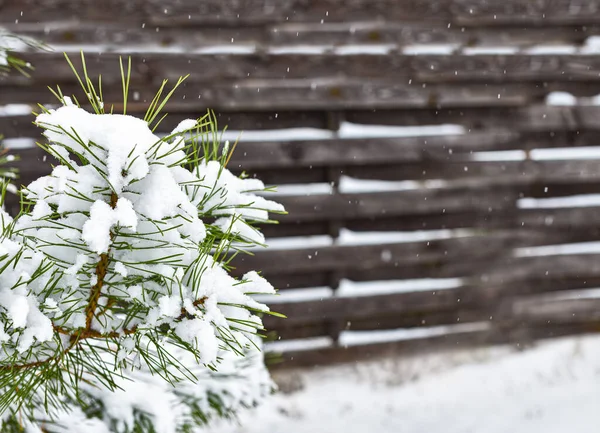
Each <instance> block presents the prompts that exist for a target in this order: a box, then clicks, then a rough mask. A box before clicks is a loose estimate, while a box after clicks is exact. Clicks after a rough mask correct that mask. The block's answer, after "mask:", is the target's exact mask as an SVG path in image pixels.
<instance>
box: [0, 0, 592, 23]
mask: <svg viewBox="0 0 600 433" xmlns="http://www.w3.org/2000/svg"><path fill="white" fill-rule="evenodd" d="M0 7H1V8H2V9H0V12H2V15H1V16H2V17H3V19H4V20H5V21H9V22H10V21H14V20H15V19H20V20H21V21H24V22H27V21H30V22H31V21H38V20H60V19H67V18H70V17H85V18H86V19H90V18H91V19H101V20H107V21H110V20H112V19H114V10H119V13H120V14H119V15H120V16H119V19H120V20H122V21H124V20H128V21H129V22H139V21H143V20H146V19H152V20H151V22H152V24H160V25H186V24H188V25H192V24H193V25H198V24H204V25H209V24H220V25H226V24H231V25H234V24H236V25H242V24H261V23H265V22H273V21H300V22H302V21H316V22H319V21H321V20H324V21H328V22H336V21H342V22H343V21H347V20H353V19H354V20H364V19H365V18H368V19H415V18H417V19H419V18H421V19H423V18H424V19H429V20H452V21H454V22H457V23H464V24H469V25H476V24H486V25H501V24H507V23H508V24H513V25H514V24H521V25H524V24H530V25H531V24H540V23H555V24H571V23H573V22H576V23H581V24H591V23H596V22H598V21H600V17H599V16H598V10H599V9H600V4H599V3H598V1H597V0H558V1H557V0H541V1H536V2H522V1H521V0H507V1H504V2H501V3H497V2H492V1H490V0H467V1H456V0H442V1H440V0H407V1H403V2H401V3H398V2H396V1H394V0H379V1H377V2H375V3H373V2H371V1H369V0H356V1H353V2H346V1H343V0H321V1H319V2H317V3H312V2H306V1H303V0H281V1H278V2H275V3H273V2H271V1H269V0H244V1H241V2H240V1H235V0H204V1H202V2H200V3H199V2H197V1H194V0H179V1H173V0H171V1H160V2H158V1H145V0H132V1H128V2H123V1H122V0H121V1H119V0H111V1H109V2H104V3H103V4H102V5H100V4H97V3H96V2H94V1H93V0H82V1H80V0H55V1H53V2H51V3H41V4H40V3H36V2H35V1H33V0H23V1H21V0H3V3H2V4H1V5H0ZM21 12H25V13H21Z"/></svg>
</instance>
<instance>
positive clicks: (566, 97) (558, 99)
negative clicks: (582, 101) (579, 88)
mask: <svg viewBox="0 0 600 433" xmlns="http://www.w3.org/2000/svg"><path fill="white" fill-rule="evenodd" d="M576 104H577V98H576V97H575V96H573V95H572V94H570V93H568V92H550V93H548V95H546V105H558V106H561V105H562V106H573V105H576Z"/></svg>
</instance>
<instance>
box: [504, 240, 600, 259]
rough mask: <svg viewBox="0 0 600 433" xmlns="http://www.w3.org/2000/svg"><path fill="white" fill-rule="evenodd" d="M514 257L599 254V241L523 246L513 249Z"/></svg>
mask: <svg viewBox="0 0 600 433" xmlns="http://www.w3.org/2000/svg"><path fill="white" fill-rule="evenodd" d="M513 254H514V256H515V257H539V256H555V255H566V254H600V242H577V243H574V244H560V245H544V246H540V247H523V248H517V249H515V250H514V251H513Z"/></svg>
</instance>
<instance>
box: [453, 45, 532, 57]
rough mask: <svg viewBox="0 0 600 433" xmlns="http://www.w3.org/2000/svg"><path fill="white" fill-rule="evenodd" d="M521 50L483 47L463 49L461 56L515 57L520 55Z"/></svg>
mask: <svg viewBox="0 0 600 433" xmlns="http://www.w3.org/2000/svg"><path fill="white" fill-rule="evenodd" d="M519 51H520V48H519V47H515V46H497V47H494V46H481V47H464V48H461V50H460V52H461V54H464V55H467V56H490V55H494V56H497V55H502V56H507V55H513V54H519Z"/></svg>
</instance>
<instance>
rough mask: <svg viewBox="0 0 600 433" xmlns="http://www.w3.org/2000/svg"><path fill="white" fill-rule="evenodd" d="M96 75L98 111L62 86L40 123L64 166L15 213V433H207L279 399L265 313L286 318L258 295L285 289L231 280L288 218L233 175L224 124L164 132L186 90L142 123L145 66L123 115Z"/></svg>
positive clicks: (6, 356) (9, 354) (3, 389)
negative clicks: (276, 223) (239, 263)
mask: <svg viewBox="0 0 600 433" xmlns="http://www.w3.org/2000/svg"><path fill="white" fill-rule="evenodd" d="M67 60H68V58H67ZM68 61H69V64H70V65H71V67H73V64H72V63H71V62H70V60H68ZM82 66H83V74H82V75H77V78H78V79H79V82H80V83H81V85H82V87H83V90H84V92H85V95H86V98H87V101H86V105H87V106H88V107H91V109H90V110H89V111H87V110H86V109H85V108H84V107H83V105H80V104H79V103H78V102H77V99H76V98H74V97H67V96H64V95H63V94H62V93H61V91H60V88H57V90H56V91H55V95H56V96H57V97H58V98H59V100H60V102H61V103H62V106H61V107H60V108H57V109H46V108H44V107H41V112H40V114H39V115H37V118H36V123H37V125H39V126H40V127H41V128H43V130H44V135H45V138H46V139H47V143H45V144H44V143H42V144H40V146H42V147H43V148H44V149H45V150H46V151H47V152H48V153H49V154H50V155H52V156H53V157H54V158H56V159H57V160H58V161H59V164H58V165H56V166H55V167H54V168H53V170H52V173H51V174H50V175H48V176H45V177H42V178H40V179H38V180H36V181H34V182H33V183H31V184H30V185H28V186H27V187H26V188H24V189H23V190H22V191H21V194H22V210H21V212H20V214H19V215H18V216H16V217H15V218H14V219H12V218H11V217H10V216H9V215H7V214H6V213H5V212H2V213H1V215H0V217H1V218H0V223H1V229H2V234H3V236H2V239H1V240H0V323H1V324H2V327H1V328H0V344H1V352H0V413H2V426H1V431H2V432H6V433H13V432H23V431H26V432H28V433H29V432H36V433H41V432H47V433H50V432H52V433H63V432H64V433H67V432H69V433H74V432H83V431H85V432H89V433H107V432H119V433H121V432H123V433H124V432H136V433H142V432H143V433H146V432H150V433H178V432H193V431H197V430H196V427H197V426H199V425H202V424H205V423H207V422H208V421H210V420H211V419H212V418H214V417H227V416H231V415H233V414H234V413H235V411H236V410H238V409H239V408H242V407H249V406H253V405H255V404H257V403H259V402H260V401H261V399H263V398H264V397H265V396H266V395H267V394H268V393H270V392H271V390H272V382H271V380H270V378H269V374H268V372H267V370H266V368H265V366H264V362H263V357H262V354H261V352H260V348H261V344H260V341H261V340H260V331H261V330H262V323H261V319H260V315H262V314H275V313H270V312H269V310H268V308H267V307H266V306H265V305H263V304H261V303H259V302H257V301H256V300H254V299H253V298H252V295H253V294H259V293H260V294H262V293H274V289H273V287H272V286H271V285H270V284H269V283H268V282H267V281H266V280H264V279H263V278H262V277H261V276H260V275H259V274H258V273H257V272H249V273H247V274H246V275H244V276H243V277H242V278H241V279H236V278H234V277H232V276H231V275H230V273H229V271H230V268H231V265H230V263H231V262H230V261H231V259H232V257H234V256H235V255H237V254H240V253H245V252H247V250H248V248H249V247H251V246H255V245H263V244H264V238H263V236H262V234H261V233H260V231H259V230H258V229H257V228H256V227H255V225H256V223H260V222H270V220H269V215H268V212H283V208H282V207H281V206H280V205H279V204H277V203H274V202H272V201H269V200H266V199H264V198H263V197H262V196H260V195H256V193H257V192H260V191H263V190H264V189H265V188H264V185H263V183H262V182H260V181H259V180H257V179H249V178H242V177H236V176H235V175H233V174H232V173H231V172H230V171H229V170H228V169H227V168H226V165H227V162H228V160H229V158H230V155H231V153H230V149H229V146H228V144H227V143H225V145H224V146H223V147H221V146H220V141H221V140H220V136H219V134H218V132H217V129H216V122H215V118H214V116H213V115H212V114H211V113H208V114H207V115H206V116H204V117H202V118H200V119H198V120H186V121H183V122H181V123H180V124H179V126H177V128H175V130H174V131H173V132H172V133H170V134H168V135H166V136H159V135H157V134H156V132H155V130H156V127H157V126H158V124H159V123H160V121H161V120H162V119H163V118H164V117H161V114H160V113H161V111H162V109H163V107H164V105H165V104H166V102H167V100H168V99H169V97H170V96H171V95H172V94H173V92H174V91H175V89H176V88H177V86H178V85H180V84H181V83H182V81H183V79H180V80H179V81H178V82H177V84H176V85H175V86H174V88H173V89H172V90H170V91H168V92H167V90H166V85H167V83H166V81H165V82H163V84H162V86H161V87H160V89H159V91H158V93H157V94H156V97H155V98H154V99H153V100H152V101H151V102H150V104H149V107H148V110H147V112H146V114H145V116H144V117H143V118H136V117H133V116H130V115H128V114H127V96H128V92H129V77H130V71H131V62H129V64H126V65H124V64H123V63H121V72H122V76H123V83H122V87H123V95H124V99H123V104H122V114H114V113H113V111H114V110H113V108H111V109H110V110H108V109H105V107H104V104H103V102H102V89H101V88H100V86H94V85H93V84H92V81H91V79H90V78H89V76H88V74H87V71H86V67H85V59H84V58H83V55H82ZM73 70H74V72H76V69H75V68H74V67H73ZM163 95H164V96H163ZM233 147H235V146H233Z"/></svg>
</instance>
